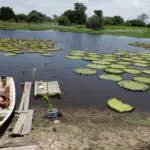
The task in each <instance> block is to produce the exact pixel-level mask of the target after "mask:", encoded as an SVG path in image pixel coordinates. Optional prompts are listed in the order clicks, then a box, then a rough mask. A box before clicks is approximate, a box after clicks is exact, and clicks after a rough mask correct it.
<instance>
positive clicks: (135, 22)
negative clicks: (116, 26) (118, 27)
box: [125, 19, 145, 27]
mask: <svg viewBox="0 0 150 150" xmlns="http://www.w3.org/2000/svg"><path fill="white" fill-rule="evenodd" d="M125 24H126V25H127V26H134V27H144V26H145V23H144V22H143V21H141V20H138V19H134V20H127V21H126V23H125Z"/></svg>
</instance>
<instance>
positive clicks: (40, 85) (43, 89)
mask: <svg viewBox="0 0 150 150" xmlns="http://www.w3.org/2000/svg"><path fill="white" fill-rule="evenodd" d="M45 94H48V95H49V96H56V95H61V91H60V88H59V84H58V81H51V82H43V81H35V87H34V96H43V95H45Z"/></svg>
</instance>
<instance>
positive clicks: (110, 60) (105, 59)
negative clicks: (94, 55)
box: [103, 58, 116, 62]
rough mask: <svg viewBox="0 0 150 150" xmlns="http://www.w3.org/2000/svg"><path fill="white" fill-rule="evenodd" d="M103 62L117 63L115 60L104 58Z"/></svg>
mask: <svg viewBox="0 0 150 150" xmlns="http://www.w3.org/2000/svg"><path fill="white" fill-rule="evenodd" d="M103 60H104V61H108V62H116V59H115V58H103Z"/></svg>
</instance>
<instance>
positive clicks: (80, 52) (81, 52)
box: [71, 50, 85, 54]
mask: <svg viewBox="0 0 150 150" xmlns="http://www.w3.org/2000/svg"><path fill="white" fill-rule="evenodd" d="M71 53H74V54H75V53H78V54H85V52H84V51H79V50H73V51H71Z"/></svg>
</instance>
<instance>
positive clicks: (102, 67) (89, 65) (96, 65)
mask: <svg viewBox="0 0 150 150" xmlns="http://www.w3.org/2000/svg"><path fill="white" fill-rule="evenodd" d="M87 67H88V68H92V69H105V68H108V66H106V65H101V64H93V63H91V64H88V65H87Z"/></svg>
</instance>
